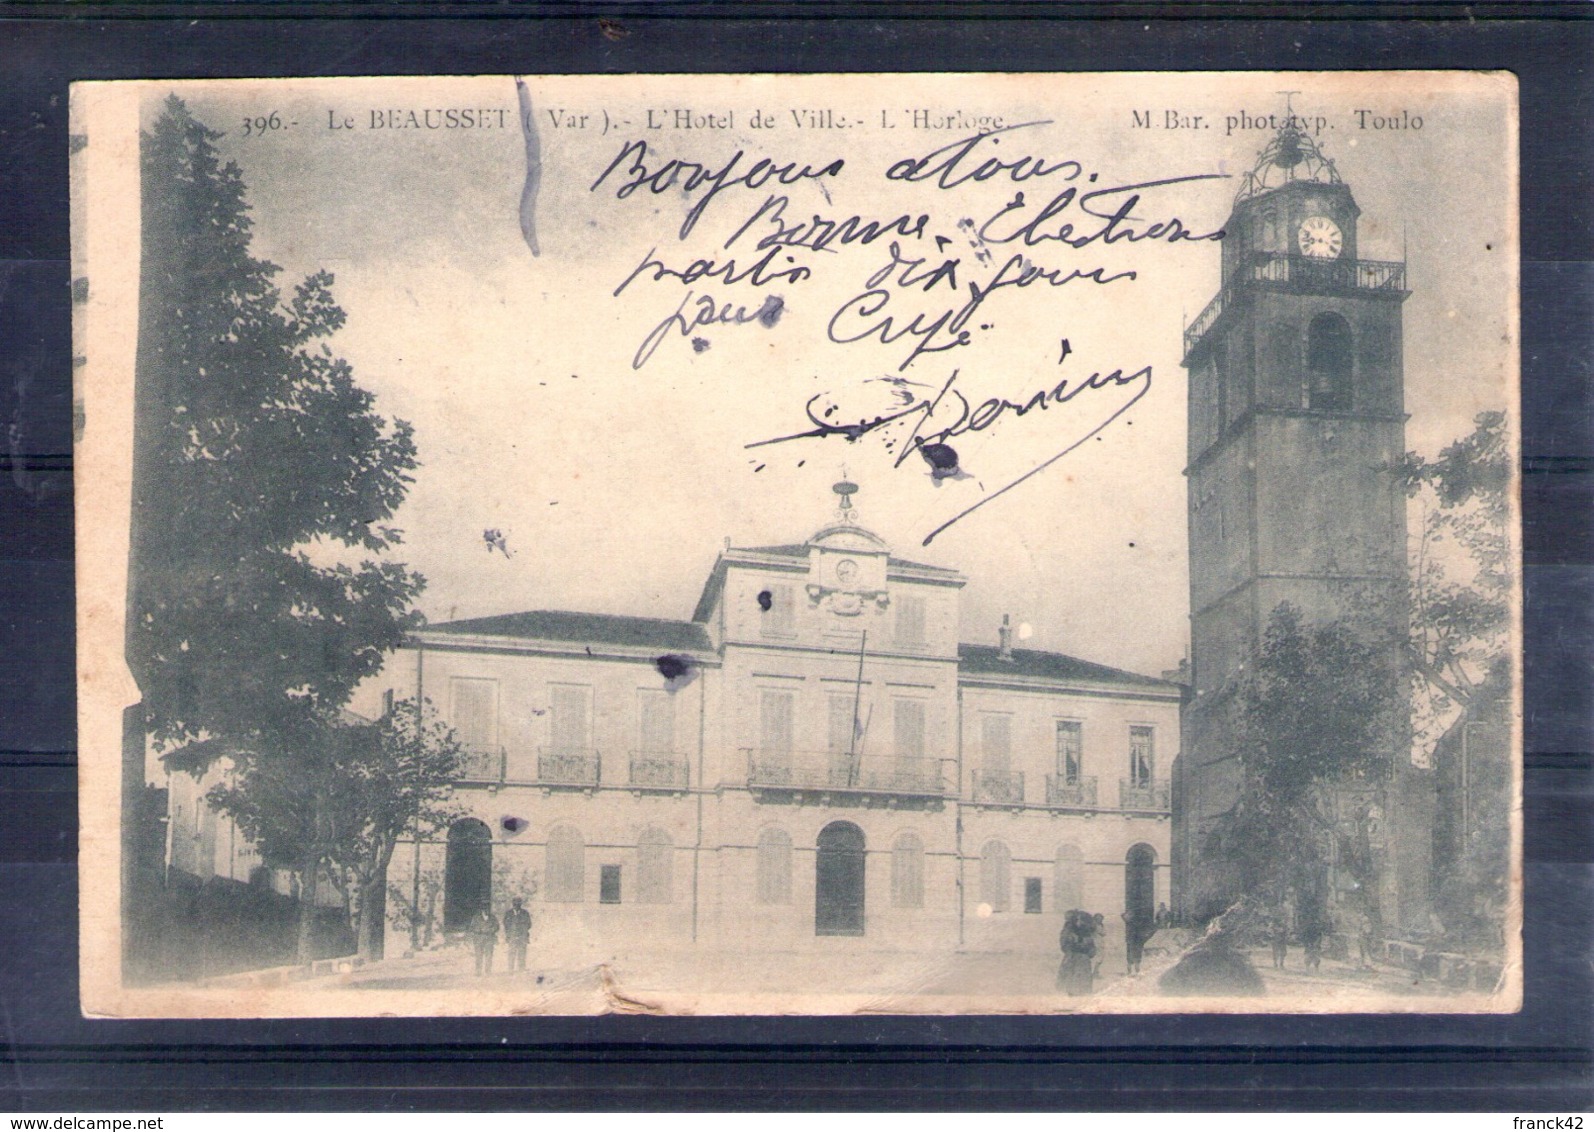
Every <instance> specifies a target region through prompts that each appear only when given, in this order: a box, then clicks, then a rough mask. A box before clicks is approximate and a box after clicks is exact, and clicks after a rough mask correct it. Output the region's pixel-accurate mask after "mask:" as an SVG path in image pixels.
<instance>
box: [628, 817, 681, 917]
mask: <svg viewBox="0 0 1594 1132" xmlns="http://www.w3.org/2000/svg"><path fill="white" fill-rule="evenodd" d="M674 863H675V843H674V842H672V841H671V840H670V835H669V834H668V833H665V832H664V831H663V830H662V829H653V828H649V829H645V830H643V831H642V837H641V838H640V839H639V840H638V842H637V881H636V890H637V899H638V900H639V901H641V902H642V903H643V904H668V903H669V902H670V900H671V898H672V897H673V896H674V893H673V892H672V891H671V889H672V888H673V887H674V885H673V880H674V877H673V873H674V869H673V865H674Z"/></svg>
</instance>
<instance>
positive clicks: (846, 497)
mask: <svg viewBox="0 0 1594 1132" xmlns="http://www.w3.org/2000/svg"><path fill="white" fill-rule="evenodd" d="M830 490H831V491H833V492H835V493H836V494H837V495H838V496H840V497H841V502H840V503H839V504H837V506H836V514H837V515H839V516H840V517H841V521H842V522H844V523H855V522H857V521H858V512H857V511H856V510H855V509H854V508H853V506H852V497H853V496H854V495H856V494H857V493H858V485H857V484H855V483H853V482H852V481H851V480H849V479H848V478H847V469H846V468H845V467H843V468H842V469H841V480H840V482H838V483H834V484H831V485H830Z"/></svg>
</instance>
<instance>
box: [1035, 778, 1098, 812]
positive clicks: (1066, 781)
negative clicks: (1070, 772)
mask: <svg viewBox="0 0 1594 1132" xmlns="http://www.w3.org/2000/svg"><path fill="white" fill-rule="evenodd" d="M1046 804H1047V805H1048V806H1054V807H1057V808H1058V809H1078V810H1089V809H1094V808H1095V806H1096V776H1095V775H1075V776H1074V777H1073V778H1071V779H1070V778H1064V777H1062V776H1061V775H1056V774H1048V775H1047V776H1046Z"/></svg>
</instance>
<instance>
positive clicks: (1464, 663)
mask: <svg viewBox="0 0 1594 1132" xmlns="http://www.w3.org/2000/svg"><path fill="white" fill-rule="evenodd" d="M1473 425H1474V427H1473V430H1472V432H1471V433H1469V434H1468V435H1467V436H1465V437H1462V438H1461V439H1460V440H1457V441H1456V442H1455V443H1454V444H1451V445H1449V446H1448V447H1446V448H1445V449H1443V450H1442V451H1441V452H1440V454H1439V456H1438V458H1437V459H1433V460H1429V459H1425V458H1424V457H1422V456H1419V455H1418V454H1416V453H1415V452H1409V453H1407V454H1406V456H1405V458H1404V460H1402V462H1401V466H1400V468H1399V473H1400V475H1401V478H1402V480H1403V482H1404V484H1405V487H1406V491H1407V493H1408V494H1409V495H1410V496H1412V497H1413V498H1415V499H1417V500H1419V501H1420V502H1421V504H1422V507H1423V519H1422V525H1421V528H1420V531H1419V534H1418V538H1417V541H1416V546H1415V550H1414V553H1413V561H1412V564H1411V574H1412V584H1411V654H1412V655H1411V659H1412V663H1413V666H1414V667H1415V668H1416V670H1417V671H1418V672H1419V673H1420V674H1421V676H1422V678H1423V679H1425V680H1426V681H1427V682H1428V683H1429V685H1430V686H1431V687H1432V689H1433V690H1434V691H1435V693H1436V695H1437V699H1438V703H1437V704H1436V705H1435V706H1434V708H1433V710H1434V711H1437V712H1440V713H1443V712H1444V711H1445V709H1446V708H1448V707H1450V706H1451V703H1452V702H1453V704H1454V706H1455V707H1458V708H1463V709H1465V708H1467V707H1468V706H1469V705H1470V704H1471V703H1472V702H1473V700H1474V699H1475V698H1476V696H1477V693H1478V690H1479V689H1480V687H1482V686H1483V684H1484V683H1485V682H1486V681H1489V680H1490V679H1491V676H1492V675H1494V670H1495V669H1496V668H1497V667H1498V666H1500V665H1501V664H1502V663H1503V662H1504V660H1505V658H1506V650H1507V646H1508V643H1509V630H1510V623H1511V605H1510V598H1511V586H1512V582H1513V579H1514V565H1515V563H1514V558H1513V553H1512V543H1511V536H1510V488H1511V473H1512V456H1511V449H1510V445H1509V443H1508V437H1507V433H1506V418H1505V414H1504V413H1500V412H1486V413H1479V414H1478V416H1477V417H1476V418H1475V419H1474V421H1473Z"/></svg>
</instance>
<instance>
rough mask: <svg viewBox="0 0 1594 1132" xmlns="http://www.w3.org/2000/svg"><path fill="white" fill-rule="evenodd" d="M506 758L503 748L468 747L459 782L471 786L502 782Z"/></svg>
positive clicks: (462, 761) (462, 762)
mask: <svg viewBox="0 0 1594 1132" xmlns="http://www.w3.org/2000/svg"><path fill="white" fill-rule="evenodd" d="M505 757H506V756H505V753H504V750H503V748H502V747H466V748H465V757H464V758H463V759H462V760H461V763H460V770H459V781H460V782H461V783H462V784H465V785H470V786H478V785H481V784H483V783H499V782H502V781H503V780H504V761H505Z"/></svg>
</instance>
